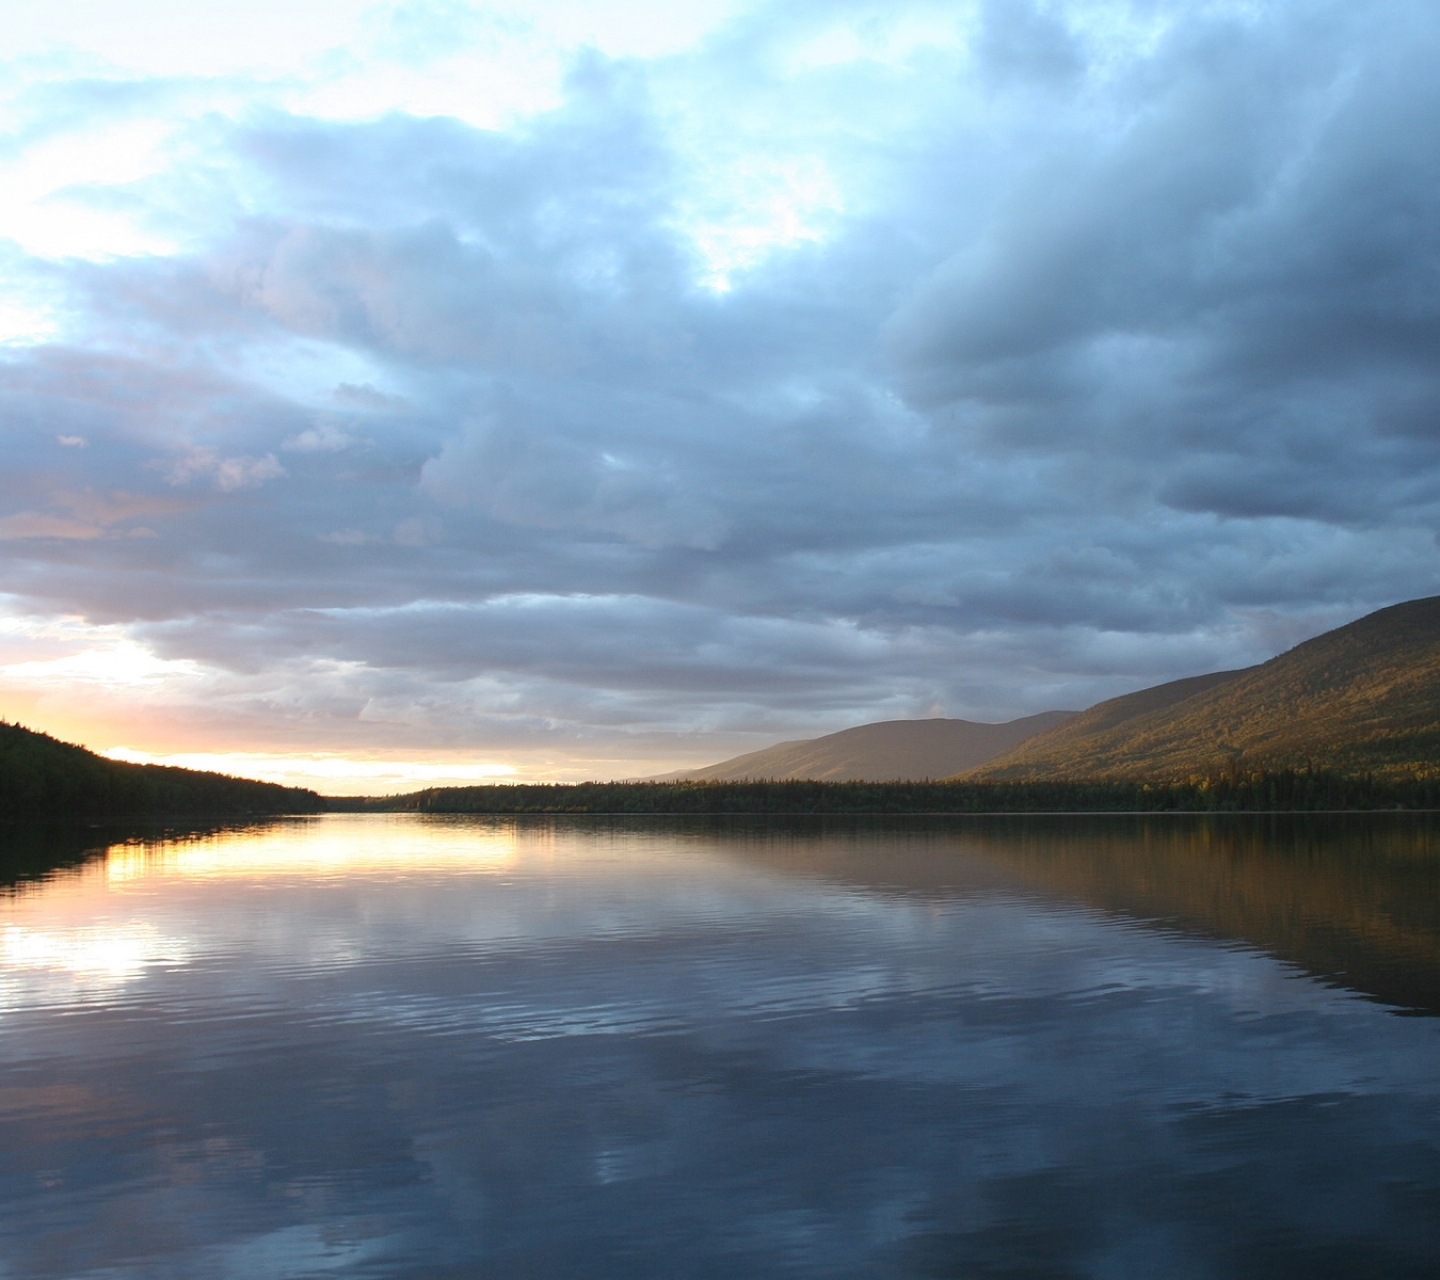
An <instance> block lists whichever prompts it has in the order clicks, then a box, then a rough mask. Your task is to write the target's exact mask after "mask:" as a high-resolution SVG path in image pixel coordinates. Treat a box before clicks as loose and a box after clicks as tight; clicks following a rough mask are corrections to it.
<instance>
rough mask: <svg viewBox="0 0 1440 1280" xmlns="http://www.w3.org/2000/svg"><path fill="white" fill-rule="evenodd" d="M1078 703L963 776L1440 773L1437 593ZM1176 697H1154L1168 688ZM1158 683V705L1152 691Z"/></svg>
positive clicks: (1014, 779) (1022, 778)
mask: <svg viewBox="0 0 1440 1280" xmlns="http://www.w3.org/2000/svg"><path fill="white" fill-rule="evenodd" d="M1197 682H1203V683H1199V685H1198V687H1193V688H1190V689H1188V690H1186V689H1178V688H1177V686H1184V685H1186V683H1187V682H1186V681H1172V682H1171V683H1170V684H1169V685H1159V686H1156V687H1155V688H1153V689H1149V690H1139V691H1137V692H1136V693H1134V694H1126V695H1123V696H1122V697H1120V698H1112V699H1110V700H1109V701H1107V702H1102V703H1098V704H1096V706H1094V707H1091V708H1089V709H1087V710H1086V711H1083V712H1081V713H1080V714H1079V715H1077V716H1075V717H1073V718H1072V719H1071V720H1069V721H1067V722H1066V723H1064V724H1061V725H1056V726H1054V727H1053V728H1051V729H1049V730H1047V731H1045V732H1044V733H1041V734H1037V735H1035V737H1034V738H1032V739H1030V740H1029V741H1026V742H1024V743H1020V744H1017V746H1015V747H1013V748H1010V749H1008V750H1007V751H1005V752H1003V753H1001V754H999V755H997V756H994V757H992V758H991V759H990V760H988V761H985V762H984V763H982V764H980V765H978V766H975V767H973V768H971V769H969V770H965V771H963V772H962V773H960V774H958V775H956V776H957V777H959V778H963V779H964V780H966V781H977V782H985V781H994V782H1023V781H1044V780H1053V779H1059V778H1065V779H1072V780H1089V779H1137V778H1154V779H1184V778H1195V777H1202V776H1216V775H1220V774H1224V773H1227V772H1228V773H1231V774H1233V773H1235V772H1236V771H1237V770H1241V769H1245V770H1255V769H1267V770H1276V769H1302V770H1308V769H1324V770H1330V771H1334V772H1338V773H1342V774H1348V775H1355V776H1360V775H1368V776H1373V777H1376V778H1383V779H1403V778H1428V777H1433V776H1436V775H1437V774H1440V596H1431V597H1425V598H1422V599H1418V600H1409V601H1405V602H1403V603H1401V604H1396V605H1390V606H1389V607H1387V608H1385V609H1379V610H1376V611H1375V612H1374V613H1370V614H1366V615H1365V616H1364V617H1361V618H1357V619H1356V620H1355V621H1354V622H1351V623H1347V624H1346V625H1345V626H1342V627H1336V628H1334V629H1333V630H1331V631H1326V632H1323V633H1322V634H1321V635H1318V636H1315V637H1313V638H1312V639H1310V640H1306V641H1304V642H1303V643H1301V644H1298V645H1296V646H1294V647H1293V648H1291V649H1288V650H1286V651H1285V652H1284V653H1281V654H1278V655H1277V656H1275V657H1274V658H1271V659H1270V660H1269V661H1267V662H1262V663H1260V664H1258V665H1257V666H1254V667H1247V668H1244V669H1243V670H1240V671H1235V672H1213V673H1211V674H1210V675H1208V676H1199V677H1192V678H1191V681H1190V683H1191V685H1195V684H1196V683H1197ZM1167 690H1168V691H1170V692H1171V693H1175V692H1180V693H1181V694H1182V695H1183V696H1180V697H1173V696H1172V697H1168V698H1167V697H1165V696H1163V694H1162V696H1161V697H1160V698H1158V699H1156V698H1153V695H1156V694H1157V693H1162V691H1167ZM1147 695H1152V703H1153V705H1146V704H1145V699H1146V696H1147Z"/></svg>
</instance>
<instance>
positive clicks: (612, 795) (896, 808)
mask: <svg viewBox="0 0 1440 1280" xmlns="http://www.w3.org/2000/svg"><path fill="white" fill-rule="evenodd" d="M330 805H331V807H332V808H334V809H348V810H352V811H355V810H361V811H365V810H368V811H372V812H373V811H384V812H391V813H396V812H419V813H499V814H504V813H516V814H518V813H576V814H581V813H596V814H599V813H614V814H620V813H673V814H680V813H694V814H746V813H754V814H809V813H816V814H819V813H826V814H832V813H897V814H898V813H1087V812H1088V813H1154V812H1166V811H1173V812H1181V811H1184V812H1200V813H1245V812H1251V813H1254V812H1264V811H1267V810H1293V811H1304V810H1318V809H1396V808H1401V809H1434V808H1440V781H1437V780H1433V779H1432V780H1424V781H1413V782H1405V781H1400V782H1393V781H1381V780H1375V779H1369V778H1354V777H1347V776H1345V775H1343V774H1338V773H1326V772H1320V771H1309V770H1307V771H1292V770H1285V771H1277V772H1270V773H1265V772H1256V773H1250V774H1237V775H1234V776H1222V777H1216V778H1198V779H1191V780H1188V781H1184V782H1172V783H1156V782H1138V781H1137V782H1127V781H1110V782H1104V781H1101V782H581V783H575V784H573V785H565V784H558V783H556V784H534V785H523V784H494V785H488V786H478V787H441V788H434V789H431V790H428V791H417V792H414V793H412V794H410V795H404V796H387V797H383V798H377V799H345V800H335V799H332V800H331V801H330Z"/></svg>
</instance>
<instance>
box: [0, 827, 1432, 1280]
mask: <svg viewBox="0 0 1440 1280" xmlns="http://www.w3.org/2000/svg"><path fill="white" fill-rule="evenodd" d="M107 839H108V840H109V846H108V852H105V853H104V854H102V855H101V856H98V857H94V858H92V859H91V860H89V861H85V860H83V857H82V855H83V853H84V851H85V850H86V849H87V848H93V847H94V846H95V844H96V843H103V842H102V841H97V838H96V835H95V833H93V832H92V833H80V834H78V835H74V836H69V837H63V838H62V837H60V836H58V835H56V834H54V833H50V834H48V835H44V836H33V835H32V836H23V835H22V836H17V838H16V839H15V840H14V841H12V845H13V846H15V847H14V848H12V850H11V853H10V855H9V865H11V866H14V867H18V868H20V869H19V870H16V871H13V872H11V873H10V878H11V879H12V881H14V887H13V888H12V889H11V890H10V891H9V892H8V894H7V895H6V896H5V897H3V898H0V1197H3V1200H0V1203H4V1205H5V1206H6V1212H5V1213H4V1214H3V1215H0V1277H4V1278H5V1280H22V1278H23V1280H29V1278H31V1277H35V1278H38V1277H78V1276H94V1277H101V1276H103V1277H105V1280H128V1278H130V1277H135V1278H136V1280H138V1278H140V1277H145V1278H146V1280H148V1278H150V1277H171V1276H173V1277H187V1278H188V1277H208V1276H219V1277H227V1276H234V1277H245V1278H246V1280H251V1278H252V1277H260V1278H263V1277H275V1278H276V1280H290V1278H293V1277H301V1276H366V1277H372V1276H373V1277H382V1276H383V1277H417V1278H418V1277H422V1276H423V1277H452V1276H453V1277H462V1276H463V1277H471V1276H482V1275H483V1276H487V1277H489V1276H495V1277H509V1276H515V1277H521V1276H523V1277H532V1276H537V1277H538V1276H565V1277H570V1276H597V1277H611V1276H614V1277H627V1278H628V1277H680V1276H687V1277H688V1276H694V1277H711V1276H714V1277H721V1276H725V1277H731V1276H734V1277H751V1276H762V1275H763V1276H786V1275H795V1276H826V1277H831V1276H836V1277H851V1276H854V1277H872V1276H895V1277H911V1276H915V1277H920V1276H966V1277H969V1276H1010V1277H1019V1276H1034V1277H1041V1276H1046V1277H1050V1276H1095V1277H1147V1278H1148V1277H1162V1276H1176V1277H1187V1278H1188V1277H1209V1276H1215V1277H1221V1276H1223V1277H1231V1276H1254V1277H1290V1276H1294V1277H1300V1276H1304V1277H1317V1276H1319V1277H1323V1276H1335V1277H1342V1276H1343V1277H1355V1276H1385V1277H1403V1276H1427V1277H1428V1276H1433V1275H1435V1274H1437V1273H1440V1073H1437V1067H1440V1020H1434V1019H1430V1018H1414V1017H1396V1016H1394V1015H1395V1013H1396V1012H1399V1011H1411V1012H1440V830H1437V827H1436V825H1435V823H1434V822H1433V820H1431V819H1428V818H1425V817H1421V816H1403V817H1402V816H1370V817H1364V818H1353V819H1352V818H1315V817H1312V818H1299V819H1283V820H1282V819H1267V818H1235V819H1224V818H1207V819H1184V818H1165V819H1145V818H1119V819H1107V818H1080V819H1065V820H1060V819H1037V818H1027V819H1013V820H1012V819H1004V820H996V819H976V820H965V821H952V822H940V821H934V822H924V821H910V822H904V823H890V824H882V823H874V824H865V823H848V824H840V825H833V824H832V825H826V824H824V823H818V822H809V823H807V822H774V821H771V822H757V823H745V822H735V823H716V824H706V823H704V822H689V823H684V822H666V821H663V820H657V821H651V822H644V821H638V822H622V821H615V822H606V821H601V820H593V819H592V820H578V821H574V820H572V821H566V820H519V821H517V820H485V819H445V818H426V817H422V816H418V815H397V816H388V817H387V816H371V815H332V816H329V817H325V818H318V819H307V820H301V821H291V822H281V823H274V824H270V825H266V826H257V827H251V828H240V829H234V830H229V831H210V832H188V833H170V835H169V836H168V837H167V838H163V839H162V838H156V837H155V836H154V835H153V834H152V835H151V836H150V837H148V838H147V837H146V836H145V835H144V833H139V834H138V835H137V834H136V833H130V838H128V839H123V838H121V837H120V836H118V835H114V834H113V833H112V835H111V836H109V837H107ZM26 840H30V841H31V842H32V843H31V844H30V845H26V844H25V843H24V842H25V841H26ZM35 841H39V842H40V845H44V850H43V851H37V850H39V845H35V844H34V842H35ZM47 842H48V843H47ZM67 842H68V843H67ZM47 857H48V858H49V860H50V863H51V865H55V866H63V865H65V864H70V865H69V868H68V869H65V870H60V871H56V872H55V873H53V874H52V875H50V876H49V877H48V878H45V877H44V876H43V875H42V874H41V867H42V866H43V865H44V862H45V859H46V858H47ZM6 865H7V863H6V861H5V858H4V857H3V856H0V875H4V874H5V873H4V870H3V868H4V867H5V866H6Z"/></svg>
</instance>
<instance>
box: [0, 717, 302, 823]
mask: <svg viewBox="0 0 1440 1280" xmlns="http://www.w3.org/2000/svg"><path fill="white" fill-rule="evenodd" d="M325 807H326V806H325V801H324V800H323V799H322V798H321V797H320V796H319V795H317V794H316V793H315V792H313V791H306V790H303V789H301V788H298V787H282V786H278V785H276V784H275V783H271V782H252V781H250V780H249V779H247V778H232V777H229V776H227V775H225V774H221V773H202V772H201V771H199V770H196V769H174V768H170V767H168V766H165V765H154V764H124V763H122V762H120V761H118V760H106V759H105V758H104V757H103V756H98V755H96V754H95V753H94V752H93V751H87V750H86V749H85V748H84V747H77V746H73V745H72V744H70V743H68V742H61V741H59V740H58V739H56V738H52V737H50V735H49V734H46V733H36V732H34V731H33V730H30V729H25V728H22V727H21V726H20V725H15V724H6V723H4V722H3V721H0V819H6V820H11V821H15V820H20V821H30V820H34V819H65V820H73V819H90V818H112V817H122V816H124V817H143V816H171V815H175V816H178V815H187V814H188V815H204V816H215V817H220V816H232V815H243V814H251V813H319V812H321V811H323V810H324V808H325Z"/></svg>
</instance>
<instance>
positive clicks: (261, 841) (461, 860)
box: [105, 814, 533, 884]
mask: <svg viewBox="0 0 1440 1280" xmlns="http://www.w3.org/2000/svg"><path fill="white" fill-rule="evenodd" d="M397 828H398V829H397ZM517 842H518V835H517V830H516V825H515V823H513V822H499V823H495V824H493V825H489V824H487V825H486V826H484V827H480V828H477V827H476V826H474V825H468V824H467V825H461V824H458V823H449V822H416V821H414V819H413V818H410V817H409V816H408V815H405V816H402V817H400V818H398V819H392V820H389V821H386V820H383V819H382V820H378V821H377V819H376V818H375V817H374V816H372V815H368V814H355V815H349V814H332V815H329V816H327V817H325V818H320V819H312V820H305V821H299V822H293V823H287V824H285V825H282V826H279V827H277V826H269V825H267V826H264V827H256V828H251V829H246V830H238V831H223V832H216V833H214V834H212V835H206V836H201V837H197V838H193V839H186V840H167V841H164V842H159V843H145V844H123V845H115V846H113V847H111V848H110V850H109V851H108V853H107V856H106V861H105V877H106V880H107V881H109V882H110V883H111V884H123V883H125V882H126V881H133V880H139V879H143V878H148V877H153V876H163V877H179V878H182V879H201V880H211V879H222V878H247V877H257V876H288V877H302V878H310V877H332V876H339V875H346V876H351V875H365V874H381V875H396V874H406V873H414V872H423V871H438V870H444V871H457V870H464V869H470V870H476V871H487V872H494V871H499V870H503V869H505V868H507V867H509V866H511V865H512V864H513V863H514V861H515V859H516V856H517ZM527 843H533V838H531V837H528V836H527Z"/></svg>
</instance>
